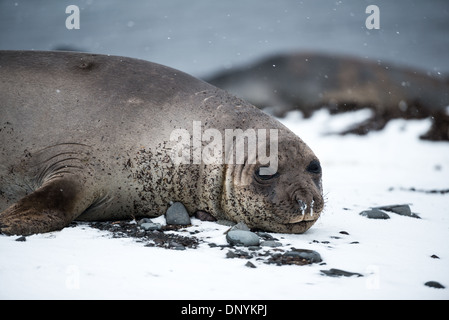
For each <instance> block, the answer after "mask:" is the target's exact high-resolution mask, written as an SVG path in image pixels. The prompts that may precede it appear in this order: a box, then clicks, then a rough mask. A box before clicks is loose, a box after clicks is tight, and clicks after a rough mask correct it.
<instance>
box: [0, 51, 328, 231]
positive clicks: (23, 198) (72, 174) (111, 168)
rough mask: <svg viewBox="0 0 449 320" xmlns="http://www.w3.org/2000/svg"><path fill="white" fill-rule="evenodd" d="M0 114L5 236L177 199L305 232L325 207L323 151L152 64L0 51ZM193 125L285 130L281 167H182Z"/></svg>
mask: <svg viewBox="0 0 449 320" xmlns="http://www.w3.org/2000/svg"><path fill="white" fill-rule="evenodd" d="M0 114H1V116H0V230H1V233H4V234H8V235H11V234H22V235H28V234H33V233H43V232H49V231H53V230H59V229H61V228H63V227H65V226H67V225H68V224H69V223H70V222H71V221H73V220H87V221H93V220H112V219H114V220H115V219H129V218H131V217H140V216H148V217H155V216H159V215H162V214H164V213H165V212H166V210H167V208H168V206H169V203H170V201H179V202H182V203H183V204H184V205H185V206H186V208H187V209H188V211H189V212H190V214H193V213H194V212H195V211H197V210H201V211H205V212H208V213H210V214H211V215H212V216H214V217H215V218H217V219H228V220H232V221H235V222H238V221H244V222H245V223H246V224H247V225H248V226H250V227H251V228H259V229H264V230H268V231H275V232H287V233H302V232H304V231H306V230H307V229H308V228H310V227H311V226H312V225H313V223H314V222H315V221H316V219H318V217H319V215H320V213H321V211H322V209H323V206H324V203H323V197H322V186H321V168H320V166H319V162H318V159H317V157H316V156H315V155H314V153H313V152H312V151H311V149H310V148H309V147H308V146H307V145H306V144H305V143H304V142H303V141H302V140H301V139H300V138H298V137H297V136H296V135H294V134H293V133H292V132H291V131H289V130H288V129H287V128H286V127H284V126H283V125H282V124H280V123H279V122H278V121H277V120H275V119H274V118H272V117H270V116H268V115H266V114H264V113H263V112H262V111H260V110H258V109H257V108H255V107H253V106H252V105H250V104H248V103H246V102H244V101H242V100H240V99H237V98H235V97H234V96H232V95H230V94H228V93H227V92H225V91H223V90H220V89H218V88H216V87H214V86H212V85H210V84H208V83H205V82H203V81H201V80H198V79H196V78H193V77H191V76H189V75H187V74H185V73H182V72H180V71H177V70H174V69H171V68H168V67H165V66H161V65H158V64H154V63H151V62H147V61H142V60H136V59H130V58H124V57H114V56H104V55H95V54H85V53H74V52H71V53H69V52H37V51H0ZM193 121H201V123H202V125H203V130H204V129H207V128H216V129H218V130H220V131H224V129H234V128H241V129H243V130H245V129H246V128H254V129H258V128H264V129H278V130H279V133H278V135H279V147H278V149H279V166H278V175H276V176H275V177H273V178H272V179H269V180H261V179H260V177H259V176H257V175H256V174H255V172H256V170H257V169H258V167H259V166H260V164H259V162H257V164H252V165H248V164H245V165H232V164H226V165H225V164H215V165H206V164H204V163H202V164H183V165H175V164H174V162H173V161H172V159H171V158H170V152H171V150H172V147H173V144H174V142H170V133H171V132H172V131H173V130H174V129H187V130H189V131H190V132H192V123H193ZM305 205H307V207H305ZM305 208H306V209H305ZM304 209H305V210H304ZM312 209H313V210H312Z"/></svg>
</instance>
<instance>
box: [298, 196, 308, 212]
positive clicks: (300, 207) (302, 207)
mask: <svg viewBox="0 0 449 320" xmlns="http://www.w3.org/2000/svg"><path fill="white" fill-rule="evenodd" d="M297 201H298V204H299V209H300V210H301V214H302V215H304V213H305V211H306V210H307V203H305V202H304V201H302V200H297Z"/></svg>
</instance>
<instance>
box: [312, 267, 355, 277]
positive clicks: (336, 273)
mask: <svg viewBox="0 0 449 320" xmlns="http://www.w3.org/2000/svg"><path fill="white" fill-rule="evenodd" d="M320 271H321V273H323V274H324V275H326V276H329V277H352V276H357V277H363V275H362V274H360V273H357V272H349V271H345V270H341V269H334V268H331V269H329V270H320Z"/></svg>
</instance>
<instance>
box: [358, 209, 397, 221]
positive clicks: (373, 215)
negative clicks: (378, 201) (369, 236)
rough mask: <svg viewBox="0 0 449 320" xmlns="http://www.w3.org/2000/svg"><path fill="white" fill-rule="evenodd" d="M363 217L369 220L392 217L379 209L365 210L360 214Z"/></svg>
mask: <svg viewBox="0 0 449 320" xmlns="http://www.w3.org/2000/svg"><path fill="white" fill-rule="evenodd" d="M359 214H360V215H361V216H364V217H367V218H369V219H390V216H389V215H388V214H386V213H385V212H383V211H382V210H379V209H371V210H365V211H362V212H360V213H359Z"/></svg>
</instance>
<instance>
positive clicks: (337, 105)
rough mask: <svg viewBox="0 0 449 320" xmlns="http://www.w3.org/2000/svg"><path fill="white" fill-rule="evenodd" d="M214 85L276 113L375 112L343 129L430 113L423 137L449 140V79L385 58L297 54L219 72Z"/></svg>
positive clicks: (361, 129)
mask: <svg viewBox="0 0 449 320" xmlns="http://www.w3.org/2000/svg"><path fill="white" fill-rule="evenodd" d="M206 81H208V82H210V83H211V84H213V85H215V86H217V87H219V88H222V89H225V90H228V91H229V92H231V93H232V94H235V95H236V96H238V97H240V98H242V99H245V100H246V101H248V102H250V103H252V104H254V105H256V106H257V107H260V108H265V109H266V110H267V111H268V112H270V113H272V114H274V115H276V116H284V115H285V114H286V113H287V112H288V111H291V110H300V111H302V112H303V113H304V115H305V116H306V117H308V116H310V115H311V114H312V113H313V112H314V111H315V110H318V109H320V108H323V107H326V108H328V109H329V110H330V111H331V112H332V113H337V112H346V111H352V110H357V109H362V108H369V109H371V110H372V111H373V116H372V117H371V118H370V119H368V120H367V121H365V122H363V123H361V124H359V125H356V126H355V127H353V128H350V129H348V130H346V131H345V132H343V133H356V134H366V133H367V132H369V131H371V130H380V129H383V128H384V126H385V125H386V124H387V123H388V121H390V120H391V119H395V118H404V119H423V118H427V117H430V118H431V119H432V122H433V124H432V127H431V128H430V130H429V131H428V132H427V133H426V134H425V135H423V136H422V138H423V139H429V140H445V141H449V114H448V113H447V111H446V110H445V108H446V107H447V106H449V82H448V80H447V79H442V78H441V77H439V78H437V77H432V76H429V75H427V74H425V73H422V72H419V71H416V70H411V69H406V68H400V67H397V66H394V65H391V64H388V63H384V62H376V61H372V60H363V59H357V58H353V57H347V56H339V55H330V54H320V53H296V54H285V55H276V56H273V57H270V58H267V59H264V60H262V61H260V62H258V63H256V64H254V65H251V66H248V67H242V68H237V69H231V70H229V71H225V72H221V73H217V74H216V75H215V76H213V77H211V78H209V79H206Z"/></svg>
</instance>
